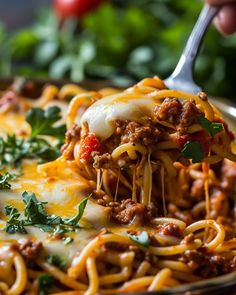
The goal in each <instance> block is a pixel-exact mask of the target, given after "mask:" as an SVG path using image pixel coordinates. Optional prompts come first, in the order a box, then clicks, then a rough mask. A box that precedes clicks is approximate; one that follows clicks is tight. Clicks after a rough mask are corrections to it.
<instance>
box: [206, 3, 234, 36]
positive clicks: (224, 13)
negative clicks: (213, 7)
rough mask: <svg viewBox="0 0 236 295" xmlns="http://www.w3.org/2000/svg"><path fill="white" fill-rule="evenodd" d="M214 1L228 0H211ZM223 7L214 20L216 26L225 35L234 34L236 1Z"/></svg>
mask: <svg viewBox="0 0 236 295" xmlns="http://www.w3.org/2000/svg"><path fill="white" fill-rule="evenodd" d="M211 1H212V2H215V3H216V2H221V3H222V2H226V1H222V0H221V1H220V0H211ZM234 2H235V3H232V4H227V5H224V6H223V7H222V9H221V10H220V12H219V14H218V15H217V16H216V18H215V20H214V22H215V25H216V27H217V28H218V29H219V31H220V32H222V33H223V34H225V35H229V34H232V33H234V32H235V31H236V1H234Z"/></svg>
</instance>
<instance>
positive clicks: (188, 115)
mask: <svg viewBox="0 0 236 295" xmlns="http://www.w3.org/2000/svg"><path fill="white" fill-rule="evenodd" d="M200 115H203V113H202V111H201V110H200V109H199V108H198V107H197V106H196V104H195V102H194V101H189V100H187V101H185V102H184V103H183V109H182V113H181V117H180V120H179V127H181V128H183V127H188V126H190V125H192V124H193V123H194V122H195V121H196V117H197V116H200Z"/></svg>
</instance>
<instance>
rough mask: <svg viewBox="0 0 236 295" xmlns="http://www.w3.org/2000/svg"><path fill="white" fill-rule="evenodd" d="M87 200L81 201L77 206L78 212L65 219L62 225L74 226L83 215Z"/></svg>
mask: <svg viewBox="0 0 236 295" xmlns="http://www.w3.org/2000/svg"><path fill="white" fill-rule="evenodd" d="M88 199H89V198H85V199H83V200H82V201H81V202H80V203H79V205H78V212H77V214H76V215H75V216H73V217H71V218H65V219H64V223H65V224H67V225H71V226H76V225H77V224H78V222H79V221H80V219H81V218H82V216H83V214H84V210H85V207H86V205H87V202H88Z"/></svg>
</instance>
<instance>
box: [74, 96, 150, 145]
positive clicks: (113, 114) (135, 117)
mask: <svg viewBox="0 0 236 295" xmlns="http://www.w3.org/2000/svg"><path fill="white" fill-rule="evenodd" d="M154 107H155V101H154V99H152V98H150V97H148V96H145V95H140V94H131V93H121V94H116V95H112V96H108V97H105V98H102V99H100V100H98V101H97V102H95V103H94V104H93V105H91V106H90V107H89V108H88V109H87V110H86V111H85V113H84V114H83V115H82V117H81V120H80V124H81V125H83V124H87V125H88V128H89V132H92V133H94V134H96V135H97V136H98V137H100V138H101V139H103V140H105V139H107V138H109V137H110V136H111V135H112V134H113V133H114V131H115V121H116V120H122V121H124V120H131V121H137V122H140V123H142V122H145V121H146V120H147V118H148V117H150V116H151V115H152V110H153V108H154Z"/></svg>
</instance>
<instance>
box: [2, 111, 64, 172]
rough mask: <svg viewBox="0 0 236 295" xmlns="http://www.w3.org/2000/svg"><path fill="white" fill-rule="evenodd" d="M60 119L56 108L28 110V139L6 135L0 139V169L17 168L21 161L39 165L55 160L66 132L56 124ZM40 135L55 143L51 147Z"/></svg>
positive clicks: (62, 126)
mask: <svg viewBox="0 0 236 295" xmlns="http://www.w3.org/2000/svg"><path fill="white" fill-rule="evenodd" d="M60 119H61V116H60V109H59V108H58V107H49V108H48V109H46V110H41V109H39V108H33V109H30V110H29V111H28V112H27V114H26V120H27V122H28V123H29V124H30V126H31V135H30V137H29V138H27V139H22V138H18V137H16V135H15V134H13V135H9V134H8V135H7V137H6V138H5V139H4V138H0V167H5V166H10V167H14V168H19V167H20V166H21V162H22V160H23V159H36V160H37V161H38V162H40V163H43V162H45V161H52V160H55V159H57V158H58V157H59V156H60V154H61V152H60V146H61V145H62V143H63V141H62V140H63V138H64V136H65V132H66V127H65V125H64V124H63V125H59V126H57V124H56V123H57V121H58V120H60ZM55 124H56V126H54V125H55ZM42 135H50V136H53V137H55V138H56V139H57V143H56V144H54V145H52V144H51V143H49V141H48V140H46V139H45V138H42V137H41V136H42Z"/></svg>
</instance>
